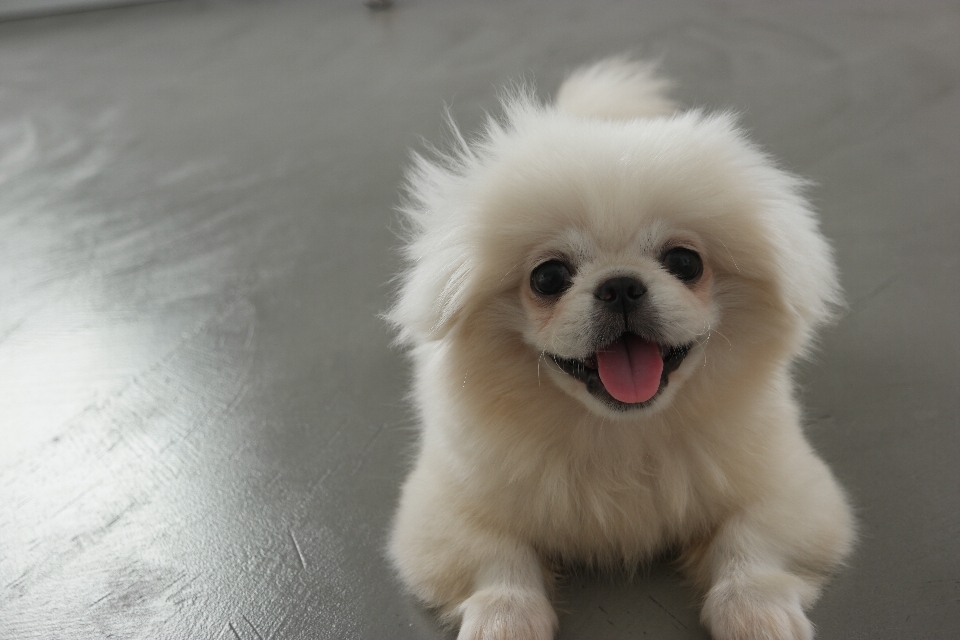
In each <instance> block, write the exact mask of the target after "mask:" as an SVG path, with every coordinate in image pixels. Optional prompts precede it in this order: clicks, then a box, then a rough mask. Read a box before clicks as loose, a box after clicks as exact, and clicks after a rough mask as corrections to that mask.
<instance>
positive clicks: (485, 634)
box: [457, 539, 557, 640]
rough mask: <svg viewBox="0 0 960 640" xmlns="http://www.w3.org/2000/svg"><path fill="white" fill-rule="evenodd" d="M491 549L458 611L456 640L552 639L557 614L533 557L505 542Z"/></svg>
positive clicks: (521, 546)
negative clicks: (472, 587)
mask: <svg viewBox="0 0 960 640" xmlns="http://www.w3.org/2000/svg"><path fill="white" fill-rule="evenodd" d="M493 548H495V549H496V551H495V553H493V554H491V555H490V556H489V557H487V558H484V559H483V560H482V564H481V565H480V566H479V567H478V570H477V574H476V577H475V582H474V588H475V591H474V592H473V594H472V595H470V597H469V598H467V599H466V600H465V601H464V602H463V604H461V605H460V607H459V610H460V613H461V615H462V616H463V617H462V622H461V624H460V634H459V635H458V636H457V638H458V640H508V639H510V640H551V639H552V638H553V637H554V635H555V634H556V630H557V615H556V613H555V612H554V610H553V607H552V606H551V605H550V601H549V600H548V598H547V591H546V585H545V584H544V576H543V570H542V568H541V565H540V561H539V560H538V558H537V555H536V553H535V552H534V550H533V549H532V548H530V547H529V546H527V545H524V544H521V543H518V542H515V541H511V540H503V539H501V540H498V541H496V542H495V545H494V547H493Z"/></svg>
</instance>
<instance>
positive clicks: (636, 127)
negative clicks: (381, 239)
mask: <svg viewBox="0 0 960 640" xmlns="http://www.w3.org/2000/svg"><path fill="white" fill-rule="evenodd" d="M571 119H575V117H574V116H569V115H566V114H563V113H551V114H547V116H546V117H544V114H540V115H539V116H538V117H535V118H533V117H531V118H530V121H529V122H525V121H524V118H523V116H520V117H519V118H517V120H515V121H513V122H512V127H511V128H509V129H505V130H501V131H499V132H498V134H494V135H491V140H490V144H489V145H487V146H486V148H485V154H484V157H483V159H482V161H481V162H480V167H479V171H480V172H481V173H482V174H484V176H483V177H484V179H482V180H477V181H474V182H473V183H472V185H471V187H470V188H469V190H468V192H467V193H465V194H463V195H464V196H466V199H467V201H468V202H469V203H470V204H469V205H468V206H467V207H464V212H465V213H467V212H469V213H468V215H469V216H470V217H472V218H473V222H474V224H471V225H469V226H471V227H472V228H473V231H474V232H475V233H476V241H477V243H478V244H479V245H481V246H482V247H483V250H482V251H479V252H478V254H479V255H482V256H484V257H486V258H487V260H488V261H490V262H492V263H494V264H491V268H498V267H500V266H501V265H502V264H503V261H510V260H512V261H513V263H518V264H519V263H521V262H523V261H524V260H525V259H529V258H530V256H531V255H535V254H537V253H539V252H543V253H548V252H549V251H550V249H551V248H553V249H555V250H557V251H566V252H569V253H570V254H572V255H569V256H568V257H569V258H570V259H576V258H578V257H579V258H590V257H593V256H596V255H605V256H613V255H616V254H637V253H641V254H646V255H653V254H656V253H657V252H659V251H660V250H661V249H662V247H663V246H664V244H665V243H667V242H671V241H676V240H678V239H680V240H683V239H686V238H689V237H691V236H695V237H696V238H698V240H699V241H700V243H701V244H702V246H700V247H698V248H699V249H700V250H701V251H703V252H706V253H709V254H710V255H711V257H712V259H714V260H716V265H715V266H716V268H717V269H718V270H720V271H721V272H737V273H739V274H743V273H744V269H746V270H748V271H751V272H752V271H754V270H755V271H756V275H757V277H762V276H763V275H766V274H767V273H769V269H768V268H766V266H765V265H764V264H757V268H756V269H752V266H753V265H754V264H755V263H767V262H769V257H770V252H771V250H772V247H771V243H770V242H769V241H768V238H765V237H763V235H762V234H761V233H759V231H762V226H761V227H760V228H759V229H758V225H757V224H756V219H757V218H758V217H761V216H762V215H763V214H762V210H763V209H764V207H765V206H767V205H768V204H769V202H768V201H769V200H770V199H771V197H770V196H769V195H768V194H765V193H763V190H762V188H760V187H762V182H763V179H764V178H765V177H766V176H763V175H757V176H754V180H752V181H747V180H744V177H745V176H744V174H745V173H747V174H749V173H750V171H751V170H755V171H757V172H762V171H763V167H764V166H765V164H764V159H763V156H762V155H761V154H759V153H758V152H756V151H755V150H754V149H753V148H752V147H751V146H750V145H749V144H747V143H746V142H745V141H743V140H742V138H741V137H740V135H739V133H738V132H737V131H736V129H735V128H734V126H733V121H732V119H731V118H729V117H727V116H714V117H712V118H711V119H710V120H709V122H707V121H705V119H704V118H703V117H702V116H700V115H699V114H685V115H682V116H678V117H670V118H659V119H654V120H645V121H640V120H638V121H633V122H609V121H602V120H596V121H590V122H588V123H586V125H585V124H584V123H583V122H580V123H578V126H571V123H570V120H571ZM718 122H719V123H721V124H722V126H717V123H718ZM745 183H746V184H745ZM788 184H789V183H788ZM788 191H789V189H788ZM731 245H733V246H734V248H735V249H736V251H737V252H738V253H740V254H742V255H740V256H735V255H734V253H732V252H731V250H730V249H729V247H730V246H731ZM724 247H726V248H724ZM718 249H719V250H718ZM496 263H499V264H496ZM478 266H480V265H478ZM524 266H527V265H525V264H524ZM501 275H502V274H501ZM517 275H518V276H522V274H517ZM748 275H749V274H748Z"/></svg>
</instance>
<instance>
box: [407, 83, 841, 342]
mask: <svg viewBox="0 0 960 640" xmlns="http://www.w3.org/2000/svg"><path fill="white" fill-rule="evenodd" d="M504 111H505V114H506V115H505V117H504V119H502V120H494V119H491V120H490V121H489V122H488V124H487V127H486V130H485V132H484V134H483V136H482V137H481V138H480V139H479V140H477V141H475V142H473V143H467V142H464V141H463V139H462V137H459V134H457V136H458V138H459V139H460V141H461V142H462V146H461V147H460V148H459V149H457V150H455V151H454V152H453V153H451V154H449V155H447V156H444V157H441V158H440V159H439V160H438V161H431V160H427V159H424V158H419V159H418V163H417V165H416V166H415V168H414V170H413V171H412V172H411V174H410V176H409V180H408V193H409V195H410V200H411V202H410V204H409V205H408V206H407V208H406V213H407V216H408V219H409V220H410V221H411V223H412V224H413V227H414V233H413V235H412V237H411V239H410V242H409V243H408V245H407V247H406V251H407V257H408V260H409V261H410V265H411V266H410V269H409V270H408V272H407V273H406V275H405V276H404V280H405V283H406V284H405V286H404V288H403V290H402V291H401V296H400V298H399V299H398V301H397V305H396V306H395V307H394V310H393V311H392V312H391V314H390V317H391V319H392V320H393V321H394V322H395V323H396V324H397V326H398V327H399V328H400V330H401V334H400V339H401V341H406V340H409V339H411V338H412V337H413V335H415V334H420V335H422V336H424V337H426V336H429V335H436V334H437V332H438V331H440V332H442V331H445V328H447V327H448V326H449V323H450V321H452V320H454V319H455V318H456V317H458V316H460V315H461V311H463V310H465V309H466V310H467V311H469V309H468V307H471V306H474V307H479V306H482V305H484V304H485V301H486V300H489V298H490V297H491V296H495V295H499V294H501V293H504V292H506V291H508V290H511V289H515V288H516V287H517V286H518V285H519V283H522V282H525V281H526V280H527V279H528V277H529V269H530V268H531V261H533V260H536V258H537V256H538V252H549V251H550V250H554V251H557V252H563V251H564V250H569V251H581V252H585V251H592V252H594V253H595V254H596V255H600V254H603V255H605V256H612V255H616V254H618V253H621V254H627V253H629V252H635V253H636V252H639V253H641V254H645V255H653V254H655V253H656V252H657V251H658V250H660V249H662V247H663V245H664V243H667V242H670V241H675V240H676V239H677V238H683V237H690V236H695V237H696V238H697V239H698V241H699V244H698V246H697V247H696V248H697V250H698V251H700V252H701V253H703V254H704V255H705V257H706V258H707V259H708V260H709V261H710V266H711V268H712V269H713V272H714V273H715V274H716V276H717V278H718V280H719V281H723V280H724V279H725V278H726V279H730V280H737V281H742V282H741V283H740V284H742V283H744V282H745V283H756V284H757V286H760V287H763V288H765V289H766V290H768V291H770V292H772V293H771V294H770V295H772V296H773V299H774V300H773V303H774V304H776V305H777V306H779V307H780V308H782V310H783V313H784V314H785V316H790V317H791V318H793V320H790V322H789V324H790V325H791V327H792V328H791V331H792V332H795V333H796V341H795V346H794V348H793V350H794V351H799V350H802V349H803V347H804V346H805V345H806V343H807V342H808V338H809V337H810V336H811V335H812V331H813V329H814V328H815V327H816V326H817V325H818V324H820V323H821V322H822V321H823V320H824V319H825V318H827V317H828V316H829V308H830V304H831V303H832V302H834V301H835V300H836V299H838V286H837V284H836V281H835V278H834V275H833V267H832V260H831V256H830V250H829V247H828V246H827V244H826V242H825V241H824V240H823V238H822V236H821V235H820V234H819V232H818V229H817V222H816V219H815V217H814V215H813V213H812V212H811V211H810V209H809V207H808V205H807V203H806V201H805V200H804V198H803V196H802V193H801V190H802V183H801V181H799V180H798V179H797V178H795V177H794V176H792V175H790V174H788V173H786V172H784V171H781V170H779V169H777V168H776V166H775V165H774V164H773V163H772V161H771V160H770V159H769V158H768V157H767V156H766V155H765V154H763V153H762V152H761V151H760V150H758V149H757V148H756V147H755V146H754V145H753V144H751V143H750V142H749V141H748V140H747V139H746V138H745V137H744V136H743V134H742V133H741V132H740V131H739V129H738V128H737V126H736V122H735V119H734V118H733V117H732V116H731V115H729V114H719V115H716V114H713V115H705V114H703V113H700V112H696V111H693V112H686V113H681V114H676V115H672V116H665V117H658V118H652V119H636V120H629V121H613V120H602V119H590V118H583V117H580V116H575V115H571V114H568V113H565V112H563V111H561V110H559V109H557V108H555V107H545V106H543V105H540V104H538V103H536V102H535V100H534V99H533V98H531V97H529V96H519V97H514V98H508V99H507V100H505V103H504ZM571 239H574V241H571ZM738 286H739V285H738Z"/></svg>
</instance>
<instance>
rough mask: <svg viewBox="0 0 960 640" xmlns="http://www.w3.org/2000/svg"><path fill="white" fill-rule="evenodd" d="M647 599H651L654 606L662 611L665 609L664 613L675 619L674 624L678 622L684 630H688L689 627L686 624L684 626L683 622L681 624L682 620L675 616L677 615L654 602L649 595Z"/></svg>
mask: <svg viewBox="0 0 960 640" xmlns="http://www.w3.org/2000/svg"><path fill="white" fill-rule="evenodd" d="M647 597H648V598H650V601H651V602H653V604H655V605H657V606H658V607H660V608H661V609H663V611H664V613H666V614H667V615H668V616H670V617H671V618H673V621H674V622H676V623H677V624H678V625H680V626H681V627H683V628H684V629H686V628H687V625H685V624H683V623H682V622H680V619H679V618H678V617H677V616H675V615H673V614H672V613H670V612H669V611H668V610H667V608H666V607H665V606H663V605H662V604H660V603H659V602H657V601H656V600H654V599H653V596H649V595H648V596H647Z"/></svg>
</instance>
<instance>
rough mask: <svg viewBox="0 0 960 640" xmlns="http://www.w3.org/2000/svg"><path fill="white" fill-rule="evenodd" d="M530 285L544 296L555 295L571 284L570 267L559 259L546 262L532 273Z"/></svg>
mask: <svg viewBox="0 0 960 640" xmlns="http://www.w3.org/2000/svg"><path fill="white" fill-rule="evenodd" d="M530 286H531V287H533V290H534V291H536V292H537V293H539V294H540V295H542V296H555V295H557V294H558V293H562V292H563V291H564V290H565V289H566V288H567V287H569V286H570V269H568V268H567V265H565V264H563V263H562V262H560V261H559V260H550V261H549V262H544V263H543V264H541V265H540V266H538V267H537V268H536V269H534V270H533V273H531V274H530Z"/></svg>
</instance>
